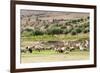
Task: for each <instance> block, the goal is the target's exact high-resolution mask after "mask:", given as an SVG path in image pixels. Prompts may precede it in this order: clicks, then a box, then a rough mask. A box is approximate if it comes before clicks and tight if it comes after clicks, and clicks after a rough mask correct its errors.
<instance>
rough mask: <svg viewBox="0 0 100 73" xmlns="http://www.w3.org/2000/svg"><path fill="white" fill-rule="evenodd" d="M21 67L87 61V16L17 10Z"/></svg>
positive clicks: (87, 14)
mask: <svg viewBox="0 0 100 73" xmlns="http://www.w3.org/2000/svg"><path fill="white" fill-rule="evenodd" d="M20 13H21V16H20V19H21V31H20V33H21V37H20V38H21V45H20V48H21V63H34V62H55V61H73V60H88V59H89V53H90V51H89V32H90V29H89V27H90V17H89V13H79V12H57V11H39V10H21V12H20Z"/></svg>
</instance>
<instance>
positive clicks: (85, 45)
mask: <svg viewBox="0 0 100 73" xmlns="http://www.w3.org/2000/svg"><path fill="white" fill-rule="evenodd" d="M75 49H79V50H80V51H83V50H89V41H88V40H84V41H81V42H80V41H63V43H62V42H61V43H52V45H49V47H44V46H43V45H40V43H39V44H38V45H34V46H31V47H29V46H27V47H26V48H25V49H21V52H24V53H26V52H30V53H32V51H33V50H35V51H38V52H41V51H43V50H54V51H56V52H57V53H66V54H68V53H69V52H71V51H73V50H75Z"/></svg>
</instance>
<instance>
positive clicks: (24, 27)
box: [20, 10, 89, 36]
mask: <svg viewBox="0 0 100 73" xmlns="http://www.w3.org/2000/svg"><path fill="white" fill-rule="evenodd" d="M20 13H21V33H22V36H28V35H38V34H39V35H42V34H68V33H71V34H74V33H88V32H89V13H75V12H55V11H34V10H21V12H20ZM73 32H74V33H73Z"/></svg>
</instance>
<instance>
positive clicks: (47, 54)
mask: <svg viewBox="0 0 100 73" xmlns="http://www.w3.org/2000/svg"><path fill="white" fill-rule="evenodd" d="M87 59H89V51H73V52H70V53H69V54H64V53H57V52H55V51H53V50H51V51H50V50H45V51H41V52H38V51H33V53H32V54H29V53H26V54H25V53H22V54H21V63H34V62H56V61H73V60H87Z"/></svg>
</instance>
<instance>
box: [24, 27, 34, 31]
mask: <svg viewBox="0 0 100 73" xmlns="http://www.w3.org/2000/svg"><path fill="white" fill-rule="evenodd" d="M25 31H27V32H31V31H33V29H30V28H26V29H25Z"/></svg>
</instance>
